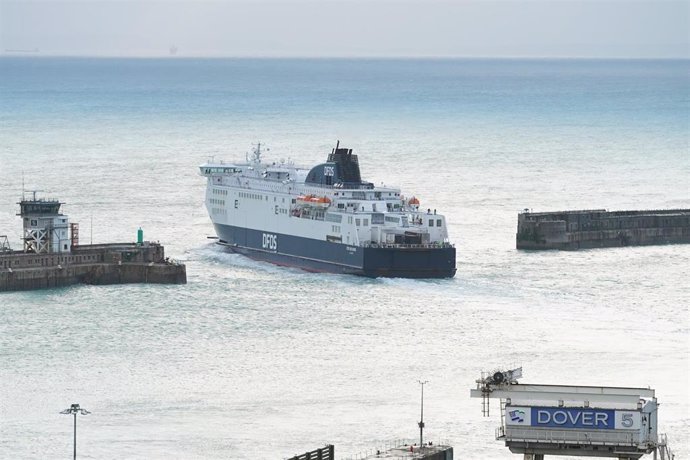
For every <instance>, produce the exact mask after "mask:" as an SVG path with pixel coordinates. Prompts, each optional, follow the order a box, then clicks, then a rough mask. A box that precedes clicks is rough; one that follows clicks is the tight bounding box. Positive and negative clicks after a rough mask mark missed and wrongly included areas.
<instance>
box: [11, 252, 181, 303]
mask: <svg viewBox="0 0 690 460" xmlns="http://www.w3.org/2000/svg"><path fill="white" fill-rule="evenodd" d="M186 282H187V273H186V267H185V265H183V264H180V263H177V262H175V261H171V260H169V259H167V258H166V257H165V250H164V248H163V246H161V245H160V244H157V243H148V242H146V243H143V244H140V245H137V244H133V243H115V244H104V245H90V246H79V247H74V248H72V251H71V252H70V253H63V254H32V253H24V252H6V253H0V291H22V290H33V289H46V288H55V287H62V286H69V285H73V284H80V283H81V284H93V285H103V284H127V283H156V284H184V283H186Z"/></svg>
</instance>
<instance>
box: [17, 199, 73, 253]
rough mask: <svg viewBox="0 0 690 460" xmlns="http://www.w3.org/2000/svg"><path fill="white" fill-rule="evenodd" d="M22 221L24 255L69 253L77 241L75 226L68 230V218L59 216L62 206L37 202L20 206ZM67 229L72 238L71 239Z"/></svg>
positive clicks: (25, 201)
mask: <svg viewBox="0 0 690 460" xmlns="http://www.w3.org/2000/svg"><path fill="white" fill-rule="evenodd" d="M18 204H19V206H20V213H19V214H18V215H19V216H21V218H22V222H23V233H22V240H23V242H24V252H30V253H35V254H56V253H68V252H70V250H71V247H72V245H73V244H75V242H76V241H77V239H78V231H77V227H76V224H73V225H72V226H70V223H69V218H68V217H67V216H66V215H64V214H61V213H60V206H62V204H63V203H61V202H59V201H57V200H45V199H41V198H36V192H33V197H32V199H30V200H27V199H22V201H20V202H19V203H18ZM70 228H71V229H72V232H71V233H72V235H71V236H70Z"/></svg>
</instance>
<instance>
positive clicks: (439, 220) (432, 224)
mask: <svg viewBox="0 0 690 460" xmlns="http://www.w3.org/2000/svg"><path fill="white" fill-rule="evenodd" d="M433 226H434V219H429V227H433ZM436 226H437V227H442V226H443V220H442V219H436Z"/></svg>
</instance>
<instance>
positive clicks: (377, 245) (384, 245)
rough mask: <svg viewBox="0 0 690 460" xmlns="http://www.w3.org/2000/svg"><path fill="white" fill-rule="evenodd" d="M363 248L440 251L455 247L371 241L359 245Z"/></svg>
mask: <svg viewBox="0 0 690 460" xmlns="http://www.w3.org/2000/svg"><path fill="white" fill-rule="evenodd" d="M360 246H361V247H363V248H390V249H399V248H410V249H412V248H418V249H442V248H454V247H455V245H454V244H451V243H446V242H443V243H419V244H407V243H375V242H373V241H368V242H367V241H365V242H363V243H361V244H360Z"/></svg>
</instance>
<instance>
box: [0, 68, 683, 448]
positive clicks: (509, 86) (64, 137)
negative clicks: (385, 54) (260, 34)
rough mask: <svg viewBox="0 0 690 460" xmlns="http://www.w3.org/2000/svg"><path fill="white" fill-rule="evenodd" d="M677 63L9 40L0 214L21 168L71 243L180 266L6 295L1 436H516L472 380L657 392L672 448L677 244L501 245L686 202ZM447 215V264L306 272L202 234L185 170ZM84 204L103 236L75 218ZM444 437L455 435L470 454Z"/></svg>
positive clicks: (679, 298) (677, 371)
mask: <svg viewBox="0 0 690 460" xmlns="http://www.w3.org/2000/svg"><path fill="white" fill-rule="evenodd" d="M688 70H690V65H689V63H688V61H567V60H565V61H559V60H553V61H551V60H524V61H523V60H506V61H501V60H447V61H444V60H440V61H435V60H405V61H396V60H383V61H377V60H172V59H171V60H116V59H113V60H89V59H19V58H15V59H0V234H4V233H7V234H8V235H10V236H11V239H12V242H13V244H14V245H15V246H16V245H18V236H19V232H20V224H21V223H20V221H19V219H18V218H17V217H15V216H14V214H15V213H16V211H17V209H16V208H17V205H16V204H15V203H16V201H18V198H19V197H20V194H21V183H22V172H23V174H24V177H25V181H26V188H27V189H33V188H37V189H40V190H45V191H46V192H45V193H44V195H47V196H55V197H59V198H60V199H62V200H63V201H65V202H66V203H67V204H66V205H65V206H64V211H65V212H66V213H68V214H69V215H70V216H71V218H72V220H74V221H78V222H80V223H81V235H82V241H87V242H88V241H89V240H90V235H91V233H93V241H94V242H107V241H132V240H134V238H135V234H136V229H137V227H138V226H142V227H143V228H144V231H145V235H146V237H147V238H150V239H153V240H160V241H161V242H163V243H165V245H166V249H167V252H168V254H169V255H171V256H172V257H174V258H179V259H183V260H185V261H186V263H187V270H188V276H189V284H187V285H186V286H139V285H130V286H108V287H88V286H79V287H71V288H67V289H59V290H49V291H41V292H28V293H12V294H3V295H1V296H0V457H1V458H18V459H31V458H63V457H67V456H68V455H70V452H71V430H72V426H71V420H70V419H68V418H67V417H64V416H61V415H59V414H58V412H59V411H60V410H62V409H64V408H66V407H68V405H69V404H70V403H72V402H79V403H80V404H82V406H84V407H86V408H87V409H89V410H91V411H92V412H93V413H92V415H89V416H88V417H82V418H81V419H80V420H79V455H80V458H98V459H101V458H161V459H162V458H237V459H250V458H251V459H254V458H282V457H287V456H290V455H292V454H295V453H299V452H304V451H306V450H309V449H312V448H315V447H318V446H321V445H323V444H325V443H333V444H335V445H336V454H337V456H338V457H341V456H348V455H353V454H356V453H357V452H360V451H363V450H365V449H372V448H375V447H376V446H377V443H378V442H379V441H380V440H390V439H395V438H401V437H408V438H413V437H414V436H416V434H417V428H416V421H417V420H418V410H419V407H418V396H419V388H418V385H417V380H418V379H420V378H423V379H426V380H429V381H430V383H429V385H428V386H427V387H426V391H425V421H426V422H427V432H428V436H429V438H430V439H448V440H450V441H451V442H452V443H453V444H455V446H456V456H457V457H458V458H470V459H479V458H482V459H507V458H512V454H510V453H509V452H508V451H507V450H506V449H505V447H503V446H502V445H501V443H500V442H497V441H495V440H494V438H493V436H494V428H495V427H496V426H498V424H499V421H498V407H497V404H494V409H496V410H495V411H494V414H495V415H494V416H493V417H492V418H490V419H485V418H482V416H481V411H480V402H479V401H478V400H472V399H469V397H468V394H469V389H470V388H472V387H473V386H474V380H475V379H476V378H477V377H478V376H479V373H480V371H481V370H490V369H494V368H496V367H500V366H510V365H515V364H517V365H523V366H524V372H525V378H524V380H525V381H526V382H538V383H572V384H585V385H616V386H643V387H647V386H651V387H652V388H655V389H656V390H657V396H658V398H659V401H660V402H661V403H662V406H661V408H660V432H666V433H668V434H669V438H670V441H671V443H672V447H673V448H674V449H675V451H676V453H677V454H678V457H679V458H685V457H688V456H690V440H689V439H688V438H689V437H690V436H689V435H688V433H690V416H689V415H688V414H689V413H690V394H689V392H690V390H689V388H690V381H689V379H690V370H689V367H690V356H689V351H688V350H689V349H690V348H689V345H690V340H689V337H690V335H689V326H690V317H689V314H688V303H689V299H690V287H689V286H688V277H689V271H690V268H689V267H690V246H687V245H685V246H683V245H677V246H656V247H635V248H618V249H607V250H591V251H581V252H576V253H560V252H517V251H516V250H515V249H514V232H515V227H516V220H517V219H516V215H517V212H518V211H519V210H521V209H522V208H525V207H530V208H533V209H535V210H553V209H561V208H593V207H596V208H600V207H601V208H609V209H629V208H633V209H638V208H671V207H690V190H689V178H690V149H689V145H688V142H689V140H688V138H689V134H688V133H689V127H688V119H689V115H690V97H689V91H690V90H689V88H690V83H689V81H688V75H689V73H688ZM336 139H340V140H341V143H342V144H344V145H346V146H349V147H352V148H354V149H355V151H356V153H358V154H359V155H360V162H361V165H362V173H363V177H364V178H365V179H367V180H371V181H374V182H377V183H378V182H380V181H383V182H385V183H387V184H392V185H400V186H402V187H403V191H404V192H407V193H408V194H411V193H414V194H416V195H417V196H418V197H420V199H421V200H422V207H431V208H437V209H438V210H439V212H442V213H444V214H446V215H447V216H448V220H449V225H450V232H451V237H452V239H453V241H454V242H455V243H456V245H457V248H458V274H457V276H456V277H455V278H454V279H452V280H442V281H415V280H395V279H394V280H367V279H360V278H354V277H349V276H338V275H323V274H319V275H315V274H305V273H303V272H300V271H297V270H291V269H283V268H278V267H274V266H271V265H265V264H262V263H257V262H253V261H249V260H247V259H244V258H242V257H240V256H235V255H229V254H225V253H223V252H222V251H220V250H219V249H217V248H215V247H214V246H213V245H212V244H211V243H210V242H209V240H208V239H207V238H206V236H207V235H211V234H212V227H211V225H210V221H209V219H208V217H207V214H206V212H205V210H204V208H203V190H204V181H203V178H202V177H200V176H198V175H197V169H196V167H197V165H198V164H200V163H202V162H203V161H205V160H206V159H207V158H208V157H209V156H215V157H216V158H226V159H228V160H230V159H238V158H243V156H244V152H246V151H247V150H248V148H249V144H251V143H252V142H256V141H258V140H261V141H262V142H266V143H267V144H268V145H269V146H270V148H271V151H270V152H268V153H267V157H269V158H270V157H271V156H273V158H275V159H279V158H288V157H290V158H292V159H294V160H295V161H296V162H298V163H302V164H306V165H309V164H313V163H314V162H317V161H321V160H322V159H323V158H324V156H325V154H326V152H327V151H329V150H330V148H331V147H332V146H333V144H334V143H335V140H336ZM91 221H93V231H92V232H91V228H90V227H91V225H90V223H91ZM461 446H462V448H461Z"/></svg>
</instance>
